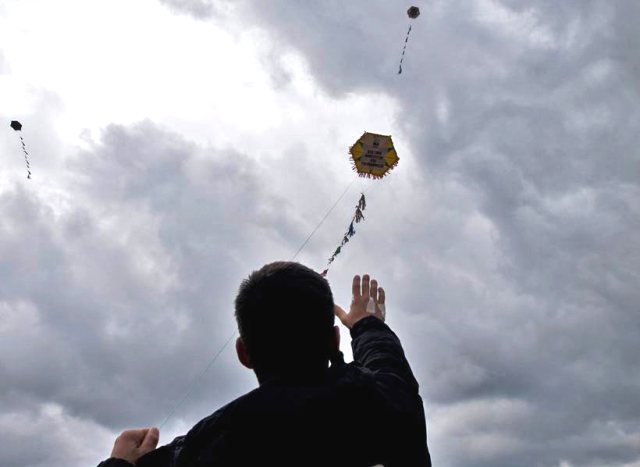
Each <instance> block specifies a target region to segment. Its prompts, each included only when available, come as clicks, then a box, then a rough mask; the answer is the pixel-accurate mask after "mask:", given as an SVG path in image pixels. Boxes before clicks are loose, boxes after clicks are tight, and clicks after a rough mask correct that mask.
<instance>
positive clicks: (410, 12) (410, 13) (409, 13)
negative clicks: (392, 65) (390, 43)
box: [398, 6, 420, 75]
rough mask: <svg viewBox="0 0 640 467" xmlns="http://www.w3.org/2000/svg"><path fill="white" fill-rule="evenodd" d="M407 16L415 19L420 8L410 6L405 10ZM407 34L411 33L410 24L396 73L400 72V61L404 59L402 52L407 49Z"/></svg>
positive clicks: (418, 14)
mask: <svg viewBox="0 0 640 467" xmlns="http://www.w3.org/2000/svg"><path fill="white" fill-rule="evenodd" d="M407 16H408V17H409V18H410V19H416V18H417V17H418V16H420V8H418V7H417V6H412V7H411V8H409V9H408V10H407ZM409 34H411V24H409V30H408V31H407V37H405V38H404V47H403V48H402V56H401V57H400V66H399V67H398V74H399V75H400V74H402V61H403V60H404V53H405V51H406V50H407V42H408V41H409Z"/></svg>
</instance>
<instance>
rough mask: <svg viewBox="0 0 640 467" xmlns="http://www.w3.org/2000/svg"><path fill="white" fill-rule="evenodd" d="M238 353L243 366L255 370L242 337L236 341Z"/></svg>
mask: <svg viewBox="0 0 640 467" xmlns="http://www.w3.org/2000/svg"><path fill="white" fill-rule="evenodd" d="M236 353H237V354H238V360H240V363H242V365H243V366H245V367H247V368H249V369H250V370H251V369H253V365H252V364H251V358H249V352H247V346H246V345H245V344H244V341H243V340H242V337H238V338H237V339H236Z"/></svg>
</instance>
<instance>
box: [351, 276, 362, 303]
mask: <svg viewBox="0 0 640 467" xmlns="http://www.w3.org/2000/svg"><path fill="white" fill-rule="evenodd" d="M351 295H353V298H360V276H353V284H352V285H351Z"/></svg>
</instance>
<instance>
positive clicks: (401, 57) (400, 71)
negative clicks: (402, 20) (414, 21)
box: [398, 25, 411, 75]
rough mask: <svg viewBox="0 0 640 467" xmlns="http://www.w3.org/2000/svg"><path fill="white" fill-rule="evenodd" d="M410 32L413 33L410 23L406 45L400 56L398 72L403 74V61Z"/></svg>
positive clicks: (405, 39)
mask: <svg viewBox="0 0 640 467" xmlns="http://www.w3.org/2000/svg"><path fill="white" fill-rule="evenodd" d="M409 34H411V25H409V30H408V31H407V37H405V38H404V47H403V48H402V55H401V56H400V66H399V67H398V74H399V75H401V74H402V62H403V60H404V53H405V51H406V50H407V42H409Z"/></svg>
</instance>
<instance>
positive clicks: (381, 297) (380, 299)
mask: <svg viewBox="0 0 640 467" xmlns="http://www.w3.org/2000/svg"><path fill="white" fill-rule="evenodd" d="M385 298H386V297H385V294H384V289H383V288H382V287H380V288H379V289H378V304H380V305H384V300H385Z"/></svg>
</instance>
